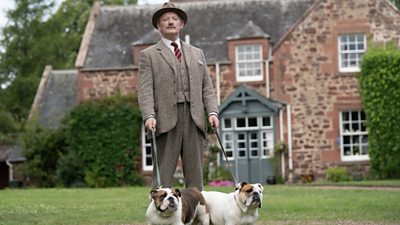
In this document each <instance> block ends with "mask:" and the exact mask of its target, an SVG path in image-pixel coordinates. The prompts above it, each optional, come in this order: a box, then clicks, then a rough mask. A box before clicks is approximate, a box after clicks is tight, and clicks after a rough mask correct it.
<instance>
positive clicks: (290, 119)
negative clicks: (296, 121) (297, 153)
mask: <svg viewBox="0 0 400 225" xmlns="http://www.w3.org/2000/svg"><path fill="white" fill-rule="evenodd" d="M286 111H287V112H286V113H287V124H288V125H287V127H288V151H289V170H290V171H292V170H293V159H292V116H291V114H292V109H291V106H290V105H287V108H286Z"/></svg>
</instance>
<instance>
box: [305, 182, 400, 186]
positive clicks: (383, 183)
mask: <svg viewBox="0 0 400 225" xmlns="http://www.w3.org/2000/svg"><path fill="white" fill-rule="evenodd" d="M310 185H328V186H332V185H333V186H357V187H400V180H362V181H342V182H337V183H332V182H328V181H321V182H315V183H311V184H310Z"/></svg>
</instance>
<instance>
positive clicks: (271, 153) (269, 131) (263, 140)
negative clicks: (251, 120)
mask: <svg viewBox="0 0 400 225" xmlns="http://www.w3.org/2000/svg"><path fill="white" fill-rule="evenodd" d="M264 134H265V136H266V138H264ZM268 134H270V137H271V138H268V137H269V135H268ZM264 143H268V144H269V145H267V146H264ZM267 151H268V152H269V154H265V152H267ZM272 156H274V131H273V130H272V128H271V129H267V130H262V131H261V157H262V158H271V157H272Z"/></svg>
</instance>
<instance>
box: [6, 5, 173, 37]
mask: <svg viewBox="0 0 400 225" xmlns="http://www.w3.org/2000/svg"><path fill="white" fill-rule="evenodd" d="M0 1H1V4H0V29H3V27H4V26H5V25H6V24H7V17H6V11H7V10H10V9H12V8H13V7H14V1H15V0H0ZM62 1H63V0H59V1H58V2H60V3H61V2H62ZM166 1H168V0H138V4H140V5H145V4H161V3H164V2H166ZM0 35H1V34H0Z"/></svg>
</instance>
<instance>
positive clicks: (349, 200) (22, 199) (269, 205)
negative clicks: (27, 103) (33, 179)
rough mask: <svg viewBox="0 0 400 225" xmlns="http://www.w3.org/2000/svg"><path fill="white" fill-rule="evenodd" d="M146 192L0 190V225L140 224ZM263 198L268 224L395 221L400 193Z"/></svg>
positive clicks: (283, 193) (315, 191)
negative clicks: (279, 222) (276, 222)
mask: <svg viewBox="0 0 400 225" xmlns="http://www.w3.org/2000/svg"><path fill="white" fill-rule="evenodd" d="M207 190H216V189H215V188H209V187H208V188H207ZM217 190H219V191H224V192H228V191H231V190H233V188H231V187H230V188H217ZM149 191H150V189H149V187H127V188H106V189H6V190H1V191H0V224H2V225H3V224H4V225H5V224H7V225H14V224H15V225H17V224H18V225H23V224H44V225H47V224H52V225H53V224H80V225H86V224H88V225H89V224H137V223H143V224H144V223H145V212H146V209H147V206H148V203H149V199H148V193H149ZM263 200H264V201H263V207H262V208H261V209H260V220H263V221H266V222H267V223H269V224H274V221H305V224H307V223H309V221H317V222H318V221H328V222H329V221H330V222H332V221H333V222H334V221H380V222H382V221H383V222H388V223H390V222H396V221H400V213H399V212H400V211H399V209H400V191H393V190H364V189H363V190H360V189H358V190H354V189H352V190H336V189H320V188H318V187H309V186H282V185H277V186H265V189H264V199H263Z"/></svg>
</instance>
